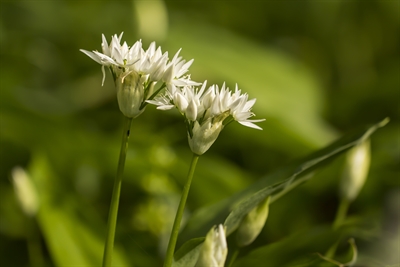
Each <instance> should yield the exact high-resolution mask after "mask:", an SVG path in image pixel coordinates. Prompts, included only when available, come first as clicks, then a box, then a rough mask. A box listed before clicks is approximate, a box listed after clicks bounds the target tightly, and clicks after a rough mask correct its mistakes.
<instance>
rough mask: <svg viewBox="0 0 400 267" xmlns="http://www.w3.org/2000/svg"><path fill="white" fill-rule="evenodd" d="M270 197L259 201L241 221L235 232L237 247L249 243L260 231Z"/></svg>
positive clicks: (265, 217) (266, 216)
mask: <svg viewBox="0 0 400 267" xmlns="http://www.w3.org/2000/svg"><path fill="white" fill-rule="evenodd" d="M270 199H271V197H270V196H269V197H267V198H266V199H265V200H263V201H262V202H260V203H259V204H258V205H257V206H256V207H255V208H254V209H252V210H251V211H250V212H249V213H248V214H247V215H246V216H245V217H244V218H243V220H242V221H241V223H240V225H239V228H238V230H237V233H236V242H237V245H238V246H239V247H244V246H247V245H250V244H251V243H252V242H253V241H254V240H255V239H256V238H257V236H258V235H259V234H260V233H261V230H262V229H263V228H264V225H265V222H266V221H267V218H268V211H269V201H270Z"/></svg>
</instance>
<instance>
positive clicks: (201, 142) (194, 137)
mask: <svg viewBox="0 0 400 267" xmlns="http://www.w3.org/2000/svg"><path fill="white" fill-rule="evenodd" d="M206 84H207V81H205V82H204V83H203V85H202V86H201V88H200V89H198V88H195V87H194V86H183V87H182V88H177V87H175V86H174V85H172V86H171V87H169V90H167V91H166V93H165V94H164V95H161V96H158V97H156V98H155V99H154V100H149V101H147V102H148V103H151V104H153V105H156V106H158V107H157V109H160V110H168V109H171V108H173V107H176V108H177V109H178V110H179V112H180V113H181V114H182V115H183V116H184V117H185V122H186V126H187V130H188V140H189V146H190V148H191V150H192V151H193V152H194V153H195V154H197V155H202V154H204V153H205V152H206V151H207V150H208V149H209V148H210V147H211V145H212V144H213V143H214V142H215V140H216V139H217V138H218V135H219V133H220V132H221V131H222V129H223V128H224V126H225V125H227V124H228V123H230V122H232V121H234V120H235V121H237V122H239V123H240V124H242V125H244V126H247V127H250V128H254V129H259V130H262V129H261V128H260V127H259V126H257V125H256V124H254V122H260V121H264V119H261V120H250V119H249V118H251V117H253V116H254V115H255V114H254V113H253V112H251V108H252V107H253V105H254V104H255V102H256V99H251V100H248V95H247V94H246V93H244V94H242V92H241V90H239V88H238V86H237V85H236V88H235V91H234V92H231V91H230V90H229V88H228V87H225V84H223V85H222V88H221V89H219V87H218V85H212V86H210V87H209V88H208V89H207V90H206Z"/></svg>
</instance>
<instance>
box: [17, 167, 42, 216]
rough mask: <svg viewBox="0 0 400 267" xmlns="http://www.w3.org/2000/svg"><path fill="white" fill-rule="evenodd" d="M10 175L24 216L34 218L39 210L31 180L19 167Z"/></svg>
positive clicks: (37, 199)
mask: <svg viewBox="0 0 400 267" xmlns="http://www.w3.org/2000/svg"><path fill="white" fill-rule="evenodd" d="M11 175H12V182H13V185H14V190H15V194H16V196H17V199H18V202H19V204H20V205H21V207H22V210H23V211H24V213H25V214H26V215H28V216H34V215H35V214H36V213H37V211H38V209H39V197H38V193H37V191H36V188H35V186H34V184H33V182H32V180H31V179H30V177H28V174H27V173H26V172H25V171H24V169H22V168H21V167H15V168H14V169H13V170H12V173H11Z"/></svg>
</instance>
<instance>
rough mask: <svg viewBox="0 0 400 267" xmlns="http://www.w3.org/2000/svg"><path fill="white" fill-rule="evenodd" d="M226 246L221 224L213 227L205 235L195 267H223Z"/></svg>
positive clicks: (226, 253) (226, 251)
mask: <svg viewBox="0 0 400 267" xmlns="http://www.w3.org/2000/svg"><path fill="white" fill-rule="evenodd" d="M227 255H228V245H227V243H226V237H225V229H224V227H223V226H222V224H220V225H218V226H214V227H213V228H211V230H210V231H209V232H208V233H207V236H206V239H205V240H204V243H203V246H202V247H201V250H200V255H199V258H198V260H197V262H196V265H195V266H196V267H211V266H212V267H224V265H225V260H226V256H227Z"/></svg>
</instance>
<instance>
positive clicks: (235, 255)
mask: <svg viewBox="0 0 400 267" xmlns="http://www.w3.org/2000/svg"><path fill="white" fill-rule="evenodd" d="M238 255H239V248H238V247H237V248H236V249H235V250H234V252H233V254H232V257H231V259H230V260H229V263H228V267H232V266H233V263H234V262H235V260H236V258H237V256H238Z"/></svg>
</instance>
